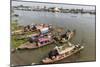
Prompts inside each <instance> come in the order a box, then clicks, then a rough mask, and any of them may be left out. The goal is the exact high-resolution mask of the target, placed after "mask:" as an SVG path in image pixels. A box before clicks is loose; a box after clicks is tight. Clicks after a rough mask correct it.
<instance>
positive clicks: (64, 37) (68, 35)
mask: <svg viewBox="0 0 100 67" xmlns="http://www.w3.org/2000/svg"><path fill="white" fill-rule="evenodd" d="M75 34H76V31H75V30H73V31H70V30H68V31H67V32H64V33H59V34H58V35H57V36H56V35H54V37H53V38H54V40H55V41H59V42H62V43H64V42H68V41H69V40H71V39H72V37H74V35H75Z"/></svg>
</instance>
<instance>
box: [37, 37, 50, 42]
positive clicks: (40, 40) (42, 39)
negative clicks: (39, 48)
mask: <svg viewBox="0 0 100 67" xmlns="http://www.w3.org/2000/svg"><path fill="white" fill-rule="evenodd" d="M38 40H39V42H43V41H47V40H49V38H39V39H38Z"/></svg>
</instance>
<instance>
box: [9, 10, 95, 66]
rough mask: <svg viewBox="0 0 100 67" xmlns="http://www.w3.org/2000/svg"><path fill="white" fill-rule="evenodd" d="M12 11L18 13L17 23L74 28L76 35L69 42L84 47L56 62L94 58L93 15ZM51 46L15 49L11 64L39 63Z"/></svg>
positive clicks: (91, 59) (52, 46)
mask: <svg viewBox="0 0 100 67" xmlns="http://www.w3.org/2000/svg"><path fill="white" fill-rule="evenodd" d="M14 12H15V13H16V14H18V15H19V17H18V18H17V19H18V23H19V24H21V25H28V24H32V23H33V24H34V23H35V24H38V23H46V24H53V25H55V26H59V27H63V28H64V29H65V30H67V29H70V30H73V29H75V30H76V35H75V37H74V38H73V39H72V40H71V43H74V44H77V43H80V44H82V45H84V47H85V48H84V49H83V50H82V51H81V52H80V53H77V54H75V55H73V56H71V57H69V58H66V59H64V60H61V61H59V62H56V63H62V62H80V61H95V60H96V41H95V24H96V23H95V15H93V14H81V13H78V14H72V13H52V12H36V11H18V10H15V11H14ZM12 20H13V18H12ZM53 48H54V45H47V46H44V47H42V48H38V49H34V50H24V51H17V52H15V53H12V54H11V64H15V65H27V64H31V63H32V62H33V63H36V64H41V60H42V59H43V58H44V57H45V56H46V55H47V53H48V52H49V51H50V50H52V49H53Z"/></svg>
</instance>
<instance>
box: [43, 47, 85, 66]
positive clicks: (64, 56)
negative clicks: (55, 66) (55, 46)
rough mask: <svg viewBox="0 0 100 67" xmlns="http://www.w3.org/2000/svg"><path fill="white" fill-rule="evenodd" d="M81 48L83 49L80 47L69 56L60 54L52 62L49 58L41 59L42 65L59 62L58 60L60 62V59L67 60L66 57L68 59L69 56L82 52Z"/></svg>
mask: <svg viewBox="0 0 100 67" xmlns="http://www.w3.org/2000/svg"><path fill="white" fill-rule="evenodd" d="M83 48H84V47H83V46H81V47H80V48H79V49H77V50H75V51H73V52H72V53H70V54H68V55H66V53H64V54H60V55H58V56H57V58H55V59H53V60H52V59H49V58H48V59H43V60H42V63H44V64H49V63H54V62H57V61H59V60H62V59H64V58H67V57H69V56H71V55H73V54H75V53H77V52H79V51H80V50H82V49H83Z"/></svg>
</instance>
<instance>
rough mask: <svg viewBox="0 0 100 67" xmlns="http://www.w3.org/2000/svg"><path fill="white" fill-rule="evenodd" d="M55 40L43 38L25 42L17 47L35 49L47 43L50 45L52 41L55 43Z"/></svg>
mask: <svg viewBox="0 0 100 67" xmlns="http://www.w3.org/2000/svg"><path fill="white" fill-rule="evenodd" d="M53 42H54V41H53V40H52V39H49V38H43V39H42V40H40V41H38V42H37V43H29V42H27V43H25V44H22V45H21V46H19V47H18V48H17V49H35V48H39V47H42V46H45V45H49V44H51V43H53Z"/></svg>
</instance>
